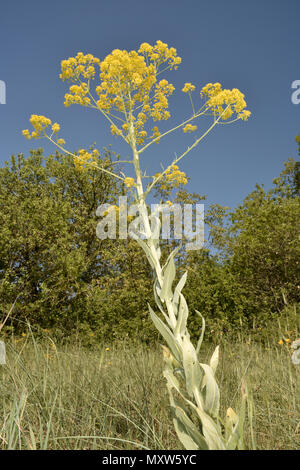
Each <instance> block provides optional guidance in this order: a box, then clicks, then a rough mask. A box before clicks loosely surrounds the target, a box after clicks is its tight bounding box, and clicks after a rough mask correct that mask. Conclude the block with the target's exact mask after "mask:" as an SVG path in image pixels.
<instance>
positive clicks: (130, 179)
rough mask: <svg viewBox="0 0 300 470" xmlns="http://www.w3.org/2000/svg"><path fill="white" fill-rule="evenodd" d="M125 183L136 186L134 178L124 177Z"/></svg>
mask: <svg viewBox="0 0 300 470" xmlns="http://www.w3.org/2000/svg"><path fill="white" fill-rule="evenodd" d="M124 183H125V186H126V187H127V188H132V187H133V186H135V181H134V178H129V177H127V178H125V179H124Z"/></svg>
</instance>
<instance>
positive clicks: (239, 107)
mask: <svg viewBox="0 0 300 470" xmlns="http://www.w3.org/2000/svg"><path fill="white" fill-rule="evenodd" d="M200 95H201V98H203V97H205V98H207V101H206V106H207V109H209V110H212V112H213V114H214V116H221V119H223V120H226V119H229V118H230V117H231V116H232V115H233V114H234V113H235V114H236V116H237V118H238V119H242V120H244V121H246V120H247V119H248V118H249V116H250V115H251V112H250V111H248V110H246V109H245V108H246V106H247V103H246V101H245V100H244V97H245V95H244V94H243V93H241V92H240V90H238V89H237V88H233V89H232V90H227V89H225V90H223V89H222V85H221V84H220V83H208V84H207V85H206V86H205V87H203V88H202V90H201V93H200Z"/></svg>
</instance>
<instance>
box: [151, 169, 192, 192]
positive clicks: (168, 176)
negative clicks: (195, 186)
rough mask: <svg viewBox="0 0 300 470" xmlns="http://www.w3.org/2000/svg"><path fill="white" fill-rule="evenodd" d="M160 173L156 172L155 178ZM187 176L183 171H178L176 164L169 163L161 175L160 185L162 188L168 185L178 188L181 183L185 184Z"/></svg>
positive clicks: (166, 187)
mask: <svg viewBox="0 0 300 470" xmlns="http://www.w3.org/2000/svg"><path fill="white" fill-rule="evenodd" d="M160 175H161V173H156V174H155V178H158V177H159V176H160ZM187 182H188V180H187V176H186V174H185V173H184V171H180V170H179V168H178V166H177V165H174V164H173V165H171V166H170V168H168V169H167V170H166V172H165V174H164V176H163V179H162V181H161V182H160V186H161V188H162V189H168V188H169V187H170V185H172V186H175V187H176V188H178V187H179V186H180V185H181V184H187Z"/></svg>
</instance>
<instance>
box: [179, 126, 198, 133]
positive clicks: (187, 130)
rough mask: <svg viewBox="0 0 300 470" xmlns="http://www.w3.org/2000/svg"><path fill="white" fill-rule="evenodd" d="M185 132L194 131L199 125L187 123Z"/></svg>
mask: <svg viewBox="0 0 300 470" xmlns="http://www.w3.org/2000/svg"><path fill="white" fill-rule="evenodd" d="M182 130H183V132H185V133H187V132H194V131H196V130H197V126H193V125H192V124H187V125H186V126H185V127H184V128H183V129H182Z"/></svg>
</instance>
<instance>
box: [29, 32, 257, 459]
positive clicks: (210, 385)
mask: <svg viewBox="0 0 300 470" xmlns="http://www.w3.org/2000/svg"><path fill="white" fill-rule="evenodd" d="M180 63H181V58H180V57H178V55H177V51H176V49H175V48H173V47H168V45H167V44H164V43H163V42H162V41H157V42H156V44H155V45H154V46H151V45H149V44H147V43H143V44H141V46H140V48H139V50H138V51H130V52H128V51H125V50H118V49H117V50H114V51H113V52H112V53H111V54H109V55H108V56H107V57H106V58H105V59H104V60H103V61H100V60H99V59H98V58H95V57H94V56H92V55H91V54H87V55H84V54H83V53H82V52H79V53H78V54H77V55H76V57H71V58H69V59H67V60H63V61H62V63H61V75H60V78H61V79H62V80H63V81H69V82H70V83H71V84H70V87H69V92H68V93H67V94H66V95H65V106H70V105H71V104H74V103H76V104H80V105H82V106H87V107H90V108H95V109H97V110H98V111H100V113H102V115H103V116H104V117H105V118H106V119H107V120H108V122H109V124H110V128H111V132H112V134H113V135H115V136H119V137H120V138H121V139H123V140H124V141H125V142H126V143H127V144H128V145H129V146H130V148H131V151H132V160H130V161H129V162H128V163H131V164H132V165H133V167H134V171H135V178H132V177H126V176H124V177H122V176H120V175H117V174H115V173H113V172H110V171H109V170H107V169H103V168H101V166H98V161H99V159H98V157H99V152H98V151H97V150H96V149H95V150H93V151H87V150H84V149H79V150H78V152H77V153H72V152H69V151H68V150H67V149H66V148H65V141H64V139H62V138H58V137H57V133H58V132H59V130H60V126H59V124H57V123H54V124H52V122H51V121H50V119H48V118H46V117H44V116H38V115H32V116H31V118H30V122H31V124H32V126H33V131H32V132H30V131H29V130H28V129H27V130H24V131H23V134H24V136H25V137H26V138H28V139H31V138H35V139H37V138H41V137H46V138H48V139H49V140H50V141H51V142H52V143H54V144H55V145H56V146H57V147H58V148H59V149H60V150H62V151H64V152H66V153H68V154H71V155H73V158H74V164H75V165H76V167H77V168H78V170H82V169H83V168H84V167H85V166H86V165H92V166H94V167H96V168H99V169H101V170H102V171H105V172H107V173H109V174H111V175H113V176H115V177H116V178H119V179H121V180H123V181H124V184H125V186H126V187H127V188H130V190H132V191H133V192H134V194H135V199H136V201H137V202H138V207H139V215H140V217H141V219H142V221H143V224H142V225H143V229H142V233H141V232H140V233H139V234H136V236H135V238H136V240H137V242H138V243H139V244H140V246H141V247H142V248H143V250H144V251H145V253H146V255H147V258H148V260H149V262H150V264H151V267H152V269H153V272H154V278H155V281H154V297H155V302H156V305H157V307H158V310H159V312H160V315H158V314H157V313H155V312H154V311H153V310H152V308H151V307H150V306H149V311H150V315H151V318H152V320H153V322H154V324H155V326H156V328H157V329H158V331H159V332H160V333H161V335H162V336H163V338H164V340H165V342H166V346H163V357H164V362H165V369H164V377H165V378H166V381H167V387H168V392H169V397H170V405H171V408H172V411H173V421H174V426H175V429H176V432H177V435H178V437H179V439H180V441H181V443H182V444H183V446H184V447H185V448H186V449H211V450H212V449H214V450H216V449H222V450H225V449H235V448H242V446H243V444H242V434H243V422H244V413H245V401H246V393H245V391H243V393H242V406H241V410H240V413H239V414H236V413H235V412H234V411H233V410H232V409H231V408H229V409H228V410H227V415H226V418H225V420H222V419H221V418H220V416H219V408H220V393H219V388H218V385H217V382H216V378H215V371H216V368H217V365H218V356H219V347H217V348H216V349H215V351H214V353H213V355H212V357H211V359H210V362H209V364H203V363H201V362H200V361H199V350H200V347H201V343H202V339H203V335H204V328H205V321H204V319H203V318H202V330H201V335H200V338H199V341H198V343H197V345H196V346H194V345H193V343H192V342H191V340H190V335H189V332H188V329H187V320H188V306H187V303H186V300H185V298H184V296H183V294H182V289H183V287H184V285H185V283H186V279H187V274H186V273H185V274H184V275H183V276H182V277H181V279H180V280H179V282H178V283H177V285H176V286H174V281H175V274H176V268H175V261H174V259H175V256H176V252H177V251H176V250H174V251H173V252H172V253H171V254H170V256H169V257H168V259H167V261H166V263H165V264H164V265H162V263H161V250H160V246H159V236H160V230H161V226H160V220H159V218H158V217H157V216H155V215H151V216H150V215H149V214H148V210H147V205H146V197H147V195H148V194H149V193H150V191H151V190H152V188H153V187H154V186H155V185H156V184H157V183H158V182H160V183H161V184H171V185H175V186H177V185H179V184H185V183H186V182H187V178H186V175H185V173H184V172H183V171H180V170H179V167H178V165H177V164H178V162H179V161H180V160H181V159H182V158H183V157H185V156H186V155H187V154H188V153H189V152H190V151H191V150H192V149H193V148H195V147H196V146H197V145H198V144H199V142H200V141H201V140H202V139H203V138H204V137H205V136H206V135H207V134H208V133H209V132H210V131H211V130H212V129H213V128H214V127H215V126H216V125H218V124H220V123H222V122H223V123H225V121H226V123H229V122H234V121H237V120H240V119H242V120H247V119H248V117H249V116H250V111H248V110H247V109H246V106H247V105H246V102H245V100H244V95H243V94H242V93H241V92H240V91H239V90H238V89H232V90H228V89H223V88H222V86H221V84H220V83H209V84H207V85H206V86H204V87H203V88H202V89H201V91H200V97H201V99H202V104H201V106H200V108H199V109H196V108H195V105H194V102H193V99H192V93H193V92H194V90H195V86H194V85H192V84H191V83H185V85H184V87H183V89H182V92H183V93H186V94H187V95H188V96H189V99H190V102H191V105H192V114H191V116H190V117H189V118H187V119H185V120H184V121H183V122H181V123H179V124H178V125H176V126H175V127H173V128H172V129H170V130H168V131H165V132H161V130H160V129H159V126H158V123H159V122H160V121H162V120H167V119H169V117H170V113H169V110H168V108H169V102H168V98H169V96H171V95H172V93H173V92H174V86H173V85H172V84H171V83H169V82H168V81H167V80H166V79H165V78H159V76H160V75H161V74H163V73H164V72H166V71H169V70H172V69H177V67H178V65H179V64H180ZM99 79H100V80H99ZM94 80H99V84H98V85H97V86H94V87H92V84H93V83H94ZM201 116H211V119H212V122H211V124H210V126H209V127H208V129H207V130H206V131H205V132H204V133H203V134H202V135H200V136H198V137H197V138H196V139H195V140H194V142H193V143H192V144H191V145H190V146H189V147H188V148H187V149H186V150H185V151H184V152H183V153H182V154H181V155H180V156H177V157H176V158H175V159H174V160H173V161H172V162H170V164H169V165H168V166H167V167H166V168H165V169H164V170H163V171H162V172H160V173H156V174H155V175H154V176H153V177H151V181H150V183H148V184H147V186H146V187H145V188H144V185H143V183H144V177H145V175H143V174H142V171H141V167H140V156H141V154H142V153H143V152H145V150H146V149H147V148H148V147H150V145H152V144H153V143H158V142H159V141H160V140H161V139H163V138H165V137H166V136H167V135H168V134H170V133H171V132H174V131H176V130H178V129H182V131H183V132H184V133H191V132H195V131H196V130H197V125H196V124H195V122H196V120H197V119H198V118H199V117H201ZM150 122H152V123H153V124H152V127H151V126H149V123H150ZM153 218H154V219H156V220H155V221H154V220H153ZM152 222H156V223H155V224H153V223H152ZM153 226H154V227H155V228H154V229H153ZM199 315H200V314H199ZM200 316H201V315H200Z"/></svg>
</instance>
